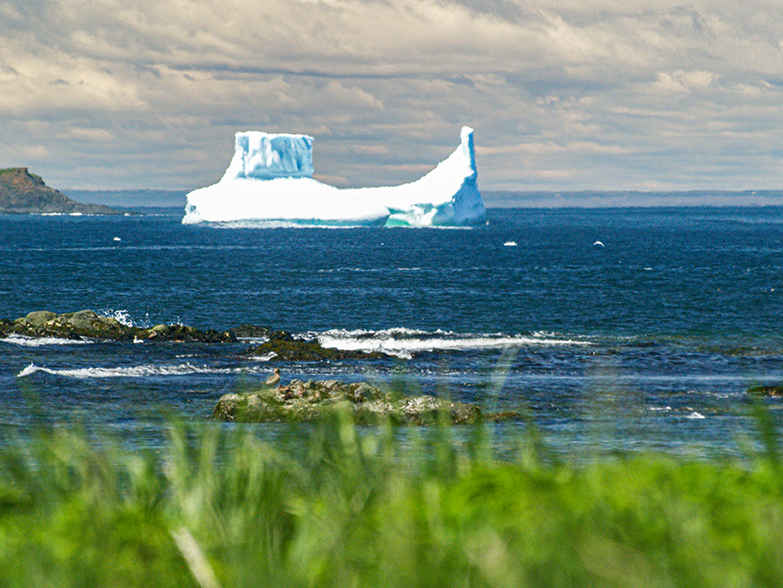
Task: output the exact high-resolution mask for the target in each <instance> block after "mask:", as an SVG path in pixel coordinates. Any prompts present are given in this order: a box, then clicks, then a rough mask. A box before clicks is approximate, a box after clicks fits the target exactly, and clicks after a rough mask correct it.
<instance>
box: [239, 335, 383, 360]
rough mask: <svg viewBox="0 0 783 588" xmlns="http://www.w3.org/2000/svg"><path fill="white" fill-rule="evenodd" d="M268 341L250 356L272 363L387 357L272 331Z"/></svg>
mask: <svg viewBox="0 0 783 588" xmlns="http://www.w3.org/2000/svg"><path fill="white" fill-rule="evenodd" d="M267 336H268V338H269V340H268V341H266V342H264V343H262V344H261V345H258V346H256V347H253V348H252V349H251V350H250V351H249V352H248V353H249V354H250V355H267V356H269V355H272V354H274V356H273V357H272V360H274V361H326V360H343V359H382V358H387V357H388V356H387V355H385V354H383V353H378V352H377V351H372V352H365V351H352V350H346V349H333V348H331V347H322V346H321V344H320V343H319V342H318V341H313V340H304V339H297V338H295V337H294V336H292V335H291V334H290V333H286V332H285V331H273V332H271V333H269V334H268V335H267Z"/></svg>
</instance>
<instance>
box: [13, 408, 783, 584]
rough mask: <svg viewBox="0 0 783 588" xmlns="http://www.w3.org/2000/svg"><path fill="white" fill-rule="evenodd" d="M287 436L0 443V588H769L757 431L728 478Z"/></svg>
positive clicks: (773, 542)
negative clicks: (132, 447)
mask: <svg viewBox="0 0 783 588" xmlns="http://www.w3.org/2000/svg"><path fill="white" fill-rule="evenodd" d="M298 431H299V433H298V435H297V436H295V438H292V439H283V440H281V441H280V442H279V443H275V444H274V445H272V444H270V443H268V442H262V441H260V440H259V439H258V437H256V436H255V435H254V434H253V428H252V427H250V428H247V429H242V428H237V427H236V426H233V425H232V426H218V425H214V424H213V425H210V426H207V427H198V428H197V429H196V430H194V429H192V428H191V427H190V426H188V427H185V426H181V425H172V426H171V433H170V440H169V442H168V443H167V445H166V448H165V450H163V451H161V452H160V453H153V452H147V453H141V454H140V453H136V452H131V451H129V450H127V449H123V448H122V447H121V445H120V444H117V445H112V444H111V443H109V442H108V441H107V438H106V436H105V435H100V434H99V435H95V434H89V433H88V432H84V431H82V432H77V431H74V430H63V429H61V428H57V427H54V428H51V427H42V429H41V430H40V431H39V433H38V435H37V437H36V439H35V440H33V441H29V440H27V441H21V440H8V439H6V440H5V443H4V444H3V446H4V449H3V450H2V459H0V586H25V587H28V586H58V587H67V586H85V587H87V586H89V587H98V586H118V587H120V586H121V587H130V586H145V587H147V586H201V587H209V588H212V587H215V586H224V587H229V586H231V587H241V586H253V587H258V586H318V587H326V586H339V587H341V588H344V587H349V586H372V587H376V586H383V587H386V586H389V587H393V586H400V587H406V588H407V587H411V586H432V587H439V588H440V587H445V586H496V587H506V586H508V587H512V586H513V587H520V586H536V587H539V586H579V587H591V586H601V587H605V586H639V587H645V588H650V587H656V586H693V587H698V588H704V587H705V586H720V587H728V586H732V587H740V586H748V587H750V586H754V587H757V586H781V585H783V477H782V474H781V467H780V461H779V459H778V456H777V449H776V445H775V443H776V439H774V436H773V435H772V434H771V430H770V429H765V431H766V433H765V434H764V435H762V436H763V437H764V438H765V439H766V441H767V444H766V448H767V449H766V452H761V453H760V454H759V455H758V456H757V457H755V458H752V459H750V460H748V461H746V462H743V463H738V462H726V463H716V462H708V461H699V460H693V461H687V460H682V459H679V460H674V459H672V458H667V457H665V456H658V455H637V456H633V457H624V458H612V459H609V458H604V459H601V460H596V461H594V462H591V463H587V464H581V465H574V464H567V463H562V462H558V461H557V460H554V459H551V457H548V456H546V455H545V454H542V450H541V448H540V447H538V446H537V445H536V443H535V439H534V438H532V440H530V441H529V442H528V441H523V440H520V445H519V451H518V453H517V457H516V459H515V460H512V461H502V462H501V461H497V460H496V459H494V458H493V456H492V454H491V451H490V449H489V448H490V446H491V444H490V443H489V442H488V440H487V435H488V434H489V431H491V429H489V428H482V427H480V426H479V427H476V428H475V434H474V435H473V436H472V437H471V438H470V440H469V441H464V439H463V441H461V442H456V441H455V440H454V439H452V438H451V434H452V433H453V430H452V429H451V428H450V427H449V426H446V425H444V426H442V427H435V428H432V429H428V430H426V431H425V430H421V431H419V433H420V434H419V435H418V436H417V433H416V431H413V432H412V433H411V435H409V436H408V437H407V438H406V441H405V442H401V441H400V440H399V438H397V437H396V436H395V435H396V434H395V431H394V430H393V429H391V428H388V427H387V428H385V429H384V428H382V429H380V430H378V429H376V430H367V429H361V428H357V427H355V426H354V425H353V424H352V423H350V422H349V420H348V418H347V417H345V418H340V417H339V415H338V416H337V417H336V418H335V419H334V420H330V421H327V422H323V423H320V424H318V425H303V426H302V428H300V429H299V430H298ZM409 431H410V430H409ZM463 431H464V429H463ZM762 432H764V431H762ZM303 439H305V440H304V441H303ZM411 439H413V440H411Z"/></svg>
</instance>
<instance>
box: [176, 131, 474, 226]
mask: <svg viewBox="0 0 783 588" xmlns="http://www.w3.org/2000/svg"><path fill="white" fill-rule="evenodd" d="M234 145H235V147H234V156H233V158H232V159H231V163H230V164H229V166H228V169H227V170H226V173H225V174H224V175H223V178H222V179H221V180H220V181H219V182H218V183H217V184H213V185H212V186H207V187H206V188H199V189H198V190H194V191H192V192H190V193H189V194H188V195H187V204H186V206H185V216H184V218H183V219H182V223H183V224H196V223H201V222H208V223H221V224H229V225H231V224H243V225H244V224H246V223H248V222H250V223H261V224H267V223H278V222H283V223H294V224H305V225H325V226H351V225H385V226H412V227H430V226H466V225H473V224H477V223H481V222H483V221H484V218H485V209H484V202H483V201H482V199H481V193H480V192H479V189H478V184H477V181H476V180H477V177H478V173H477V171H476V155H475V150H474V147H473V129H471V128H469V127H463V128H462V133H461V142H460V146H459V147H457V149H456V151H454V153H452V154H451V155H450V156H449V157H448V158H447V159H446V160H444V161H442V162H441V163H440V164H438V166H437V167H436V168H435V169H433V170H432V171H431V172H429V173H428V174H427V175H425V176H424V177H422V178H421V179H419V180H417V181H415V182H411V183H409V184H402V185H400V186H384V187H380V188H346V189H339V188H335V187H334V186H330V185H328V184H324V183H323V182H319V181H318V180H314V179H313V178H312V174H313V171H314V170H313V151H312V149H313V138H312V137H310V136H309V135H293V134H271V133H263V132H260V131H246V132H241V133H237V134H236V138H235V144H234Z"/></svg>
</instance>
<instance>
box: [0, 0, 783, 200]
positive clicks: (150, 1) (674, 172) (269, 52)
mask: <svg viewBox="0 0 783 588" xmlns="http://www.w3.org/2000/svg"><path fill="white" fill-rule="evenodd" d="M463 125H468V126H470V127H473V128H474V129H475V135H474V136H475V145H476V156H477V164H478V171H479V187H480V188H481V189H482V190H545V191H547V190H552V191H568V190H642V191H655V190H692V189H707V190H709V189H714V190H745V189H758V190H764V189H781V188H783V132H781V131H783V2H780V0H747V1H743V2H740V1H738V0H736V1H732V0H722V1H718V0H715V1H710V0H704V1H697V2H677V1H669V0H655V1H646V0H645V1H640V0H591V1H589V2H588V1H585V0H541V1H536V0H530V1H523V0H400V1H398V0H219V1H218V0H46V1H43V0H0V168H1V167H16V166H25V167H29V168H30V170H31V171H32V172H34V173H36V174H38V175H41V176H42V177H43V178H44V180H45V181H46V183H47V184H48V185H50V186H53V187H55V188H60V189H65V188H78V189H140V188H153V189H193V188H198V187H201V186H205V185H209V184H212V183H214V182H216V181H218V180H219V179H220V177H221V176H222V174H223V172H224V171H225V168H226V167H227V166H228V163H229V161H230V159H231V155H232V153H233V143H234V133H236V132H237V131H246V130H263V131H268V132H292V133H306V134H309V135H312V136H314V137H315V142H314V151H313V159H314V164H315V169H316V177H318V178H319V179H322V180H323V181H326V182H329V183H332V184H334V185H337V186H341V187H359V186H376V185H387V184H399V183H404V182H408V181H412V180H415V179H417V178H418V177H420V176H421V175H423V174H424V173H426V172H427V171H429V170H430V169H432V167H434V165H435V164H437V163H438V162H439V161H441V160H442V159H445V158H446V157H447V156H448V155H449V154H450V153H451V152H452V151H453V150H454V149H455V148H456V147H457V145H458V144H459V132H460V128H461V127H462V126H463Z"/></svg>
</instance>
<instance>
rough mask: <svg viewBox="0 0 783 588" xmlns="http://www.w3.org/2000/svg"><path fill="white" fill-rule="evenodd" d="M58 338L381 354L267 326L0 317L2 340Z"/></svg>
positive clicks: (297, 353)
mask: <svg viewBox="0 0 783 588" xmlns="http://www.w3.org/2000/svg"><path fill="white" fill-rule="evenodd" d="M10 335H20V336H23V337H36V338H40V337H55V338H60V339H69V340H97V341H170V342H177V343H237V342H239V341H240V339H242V338H258V339H265V341H263V342H262V343H260V344H258V345H253V346H251V347H250V348H249V349H248V350H246V351H244V352H243V353H242V354H243V355H245V356H247V357H257V356H265V357H267V359H268V360H269V361H329V360H344V359H379V358H385V357H387V356H386V355H384V354H383V353H377V352H364V351H351V350H341V349H333V348H329V347H322V346H321V344H320V343H318V341H315V340H307V339H299V338H296V337H294V336H293V335H291V334H290V333H288V332H286V331H279V330H273V329H271V328H269V327H259V326H254V325H241V326H239V327H235V328H232V329H228V330H226V331H215V330H211V329H207V330H201V329H197V328H195V327H189V326H186V325H178V324H171V325H164V324H160V325H155V326H154V327H149V328H143V327H134V326H129V325H125V324H123V323H121V322H119V321H118V320H117V319H115V318H112V317H107V316H102V315H99V314H98V313H96V312H95V311H93V310H80V311H78V312H67V313H61V314H57V313H54V312H49V311H46V310H39V311H35V312H31V313H29V314H27V315H26V316H24V317H20V318H17V319H13V320H9V319H0V338H4V337H8V336H10Z"/></svg>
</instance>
